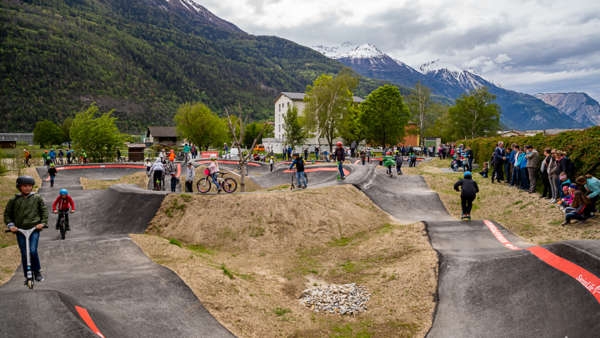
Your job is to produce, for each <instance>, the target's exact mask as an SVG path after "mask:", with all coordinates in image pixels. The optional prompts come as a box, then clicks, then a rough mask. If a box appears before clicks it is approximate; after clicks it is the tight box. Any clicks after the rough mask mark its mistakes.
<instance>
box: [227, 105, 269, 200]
mask: <svg viewBox="0 0 600 338" xmlns="http://www.w3.org/2000/svg"><path fill="white" fill-rule="evenodd" d="M238 108H239V113H238V116H237V117H236V116H231V115H230V114H229V110H228V109H227V108H225V115H226V118H227V126H228V127H229V131H230V132H231V137H232V139H233V146H235V147H237V149H238V154H239V165H240V191H241V192H245V191H246V180H245V177H246V173H247V168H246V167H247V164H248V161H249V160H250V157H251V156H252V152H251V151H249V152H246V153H245V154H244V153H242V149H241V146H240V145H241V143H242V140H243V139H244V135H245V132H246V125H247V119H248V116H247V115H246V120H244V118H243V116H242V114H243V113H242V109H241V107H238ZM268 125H269V124H268V123H266V122H265V123H264V124H263V128H262V130H261V131H260V132H259V133H258V135H256V137H255V138H254V140H253V141H252V145H251V146H250V149H254V146H255V145H256V141H257V140H258V139H260V138H261V137H262V134H263V133H264V132H265V130H266V129H267V128H268Z"/></svg>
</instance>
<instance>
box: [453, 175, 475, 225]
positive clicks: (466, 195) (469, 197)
mask: <svg viewBox="0 0 600 338" xmlns="http://www.w3.org/2000/svg"><path fill="white" fill-rule="evenodd" d="M459 187H461V189H460V190H459ZM454 190H456V191H460V205H461V207H462V215H461V218H467V219H471V209H472V208H473V201H474V200H475V197H477V193H478V192H479V187H478V186H477V182H475V181H474V180H473V177H472V176H471V172H470V171H465V173H464V174H463V178H462V179H460V180H458V181H457V182H456V183H454Z"/></svg>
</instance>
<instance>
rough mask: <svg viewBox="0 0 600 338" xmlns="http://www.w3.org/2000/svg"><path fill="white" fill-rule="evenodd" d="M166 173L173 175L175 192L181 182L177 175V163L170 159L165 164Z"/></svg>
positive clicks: (172, 181) (172, 189)
mask: <svg viewBox="0 0 600 338" xmlns="http://www.w3.org/2000/svg"><path fill="white" fill-rule="evenodd" d="M165 173H166V175H169V176H170V177H171V192H175V191H176V190H177V184H178V183H179V177H177V165H176V164H175V162H174V161H171V160H170V159H169V161H168V162H167V165H166V166H165Z"/></svg>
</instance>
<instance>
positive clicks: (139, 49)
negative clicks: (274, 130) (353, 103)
mask: <svg viewBox="0 0 600 338" xmlns="http://www.w3.org/2000/svg"><path fill="white" fill-rule="evenodd" d="M0 27H1V28H0V74H2V81H1V82H0V114H1V116H3V117H4V120H5V123H3V124H2V125H1V127H0V130H1V131H21V132H30V131H31V130H32V129H33V126H34V124H35V122H36V121H39V120H42V119H50V120H52V121H55V122H58V123H60V122H62V120H64V118H66V117H68V116H73V115H74V114H75V113H76V112H78V111H81V110H82V109H84V108H86V107H87V106H89V104H90V103H92V102H96V103H97V104H98V106H99V107H100V108H101V109H102V110H103V111H107V110H109V109H115V116H117V117H118V118H119V127H120V128H121V130H122V131H137V130H140V129H143V128H144V127H145V126H146V125H147V124H173V121H172V117H173V115H174V114H175V112H176V109H177V107H178V106H179V105H180V104H181V103H185V102H196V101H201V102H204V103H205V104H207V105H208V106H209V107H211V108H212V109H213V110H215V111H218V112H221V111H222V110H223V108H224V107H237V106H238V104H239V105H240V106H241V107H242V108H243V109H244V110H246V111H248V112H250V114H251V118H252V119H264V118H266V117H270V116H271V114H272V110H273V99H274V98H275V96H276V95H277V93H278V92H280V91H302V92H303V91H304V90H305V88H306V85H307V84H310V83H312V81H313V80H314V79H315V78H316V77H317V76H318V75H320V74H322V73H337V72H338V71H339V70H340V69H341V67H342V65H341V64H340V63H338V62H337V61H334V60H330V59H328V58H326V57H324V56H322V55H321V54H320V53H318V52H316V51H313V50H312V49H310V48H306V47H302V46H300V45H297V44H295V43H293V42H291V41H288V40H284V39H280V38H277V37H266V36H252V35H249V34H246V33H245V32H243V31H241V30H239V29H238V28H237V27H235V26H234V25H233V24H230V23H228V22H226V21H223V20H221V19H219V18H217V17H215V16H212V14H211V13H210V12H208V11H206V12H203V13H201V12H198V11H193V10H190V9H189V8H185V7H184V6H182V5H181V3H178V1H176V0H172V1H170V2H168V1H166V0H52V1H50V0H37V1H16V0H8V1H2V2H1V5H0ZM361 82H362V87H361V88H362V92H359V93H357V94H359V95H366V94H367V93H368V91H369V90H370V89H372V88H373V87H374V84H373V83H372V82H371V83H369V82H368V81H361Z"/></svg>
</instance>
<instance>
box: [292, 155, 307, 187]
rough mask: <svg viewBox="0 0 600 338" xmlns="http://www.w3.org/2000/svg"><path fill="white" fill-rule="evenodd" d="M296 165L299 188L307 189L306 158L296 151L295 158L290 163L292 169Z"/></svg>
mask: <svg viewBox="0 0 600 338" xmlns="http://www.w3.org/2000/svg"><path fill="white" fill-rule="evenodd" d="M294 166H296V181H297V182H298V188H302V189H306V185H307V183H306V176H305V175H304V160H303V159H302V156H300V154H298V153H294V160H293V161H292V164H290V169H292V168H293V167H294Z"/></svg>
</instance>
